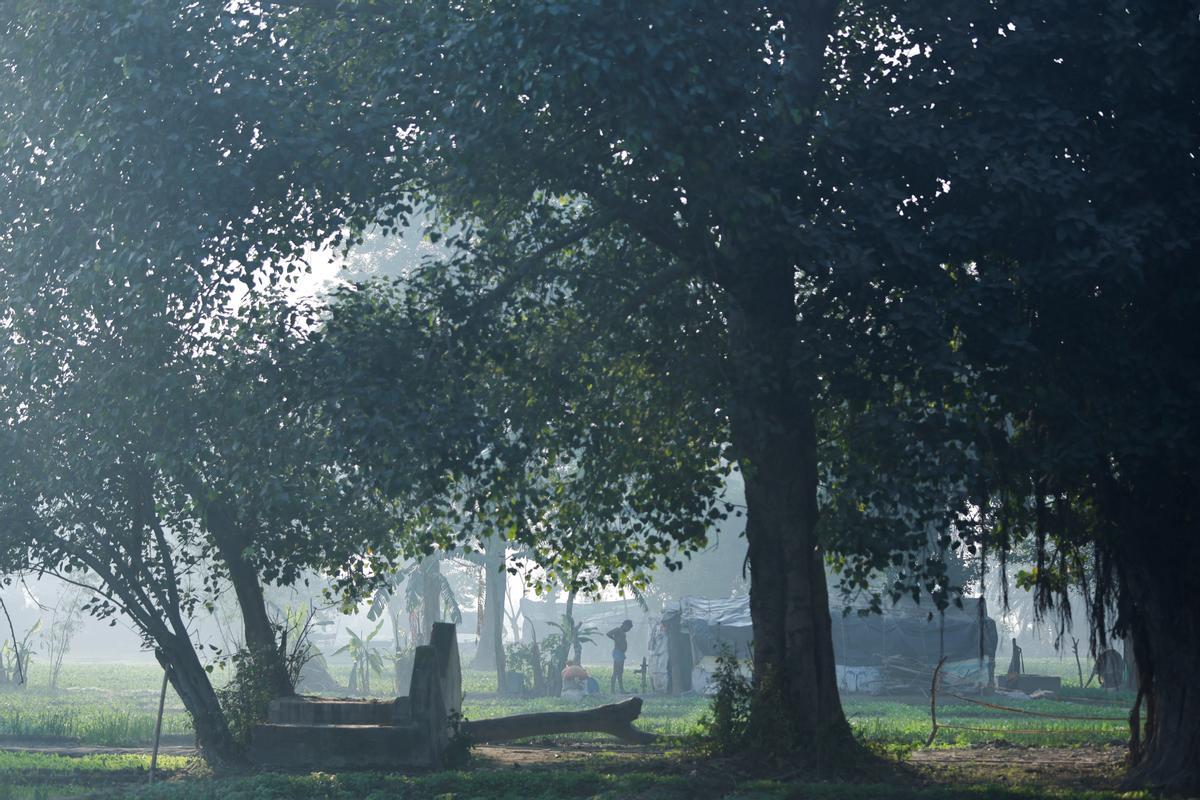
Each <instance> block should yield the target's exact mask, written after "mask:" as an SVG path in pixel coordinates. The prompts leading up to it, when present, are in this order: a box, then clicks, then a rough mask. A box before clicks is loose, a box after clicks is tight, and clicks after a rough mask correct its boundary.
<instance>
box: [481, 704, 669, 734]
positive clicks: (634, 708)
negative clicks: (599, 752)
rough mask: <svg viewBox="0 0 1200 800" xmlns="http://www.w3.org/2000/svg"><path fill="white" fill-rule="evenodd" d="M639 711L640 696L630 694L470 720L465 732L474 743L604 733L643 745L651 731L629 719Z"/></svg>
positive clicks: (634, 717) (634, 716) (638, 713)
mask: <svg viewBox="0 0 1200 800" xmlns="http://www.w3.org/2000/svg"><path fill="white" fill-rule="evenodd" d="M641 713H642V698H640V697H631V698H629V699H628V700H623V701H621V702H620V703H612V704H611V705H606V706H599V707H598V708H589V709H586V710H583V711H547V712H543V713H540V714H516V715H514V716H511V717H498V718H496V719H484V720H473V721H471V722H469V723H467V730H466V732H467V735H468V736H469V737H470V738H471V739H472V741H476V742H510V741H512V740H514V739H526V738H528V737H530V736H554V735H557V734H562V733H585V732H591V731H597V732H599V733H607V734H610V735H612V736H616V737H617V738H618V739H623V740H624V741H627V742H636V743H638V744H645V743H647V742H652V741H654V740H655V738H656V737H655V736H654V734H652V733H646V732H645V731H639V730H638V729H637V728H635V727H633V724H632V723H633V721H634V720H635V719H637V718H638V716H640V715H641Z"/></svg>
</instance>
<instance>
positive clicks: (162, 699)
mask: <svg viewBox="0 0 1200 800" xmlns="http://www.w3.org/2000/svg"><path fill="white" fill-rule="evenodd" d="M169 674H170V673H169V672H168V671H167V670H165V669H164V670H163V680H162V689H161V690H159V693H158V719H157V720H155V722H154V750H153V751H152V752H151V753H150V781H149V782H150V783H154V771H155V769H157V768H158V743H159V741H161V740H162V719H163V708H164V707H165V706H166V704H167V676H168V675H169Z"/></svg>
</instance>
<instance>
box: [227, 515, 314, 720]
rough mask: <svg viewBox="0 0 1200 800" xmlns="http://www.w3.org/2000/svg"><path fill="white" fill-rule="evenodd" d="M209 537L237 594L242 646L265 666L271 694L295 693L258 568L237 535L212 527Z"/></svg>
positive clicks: (285, 695) (281, 695) (285, 694)
mask: <svg viewBox="0 0 1200 800" xmlns="http://www.w3.org/2000/svg"><path fill="white" fill-rule="evenodd" d="M213 541H214V542H215V543H216V545H217V550H218V552H219V554H220V556H221V560H222V561H224V562H225V567H226V569H227V570H228V571H229V582H230V583H231V584H232V585H233V591H234V594H235V595H237V600H238V607H239V608H240V609H241V612H242V626H243V630H244V633H245V637H246V649H247V650H249V651H250V652H251V653H253V654H254V658H255V660H256V661H257V662H258V663H259V664H260V665H262V666H263V668H264V669H265V678H266V680H267V685H268V689H269V691H270V692H271V696H272V697H290V696H292V695H294V694H295V693H296V689H295V687H294V686H293V685H292V681H291V678H290V676H289V675H288V671H287V660H286V653H284V652H283V650H282V648H281V647H280V644H279V642H278V640H277V639H276V637H275V626H274V625H272V624H271V618H270V616H268V614H267V601H266V598H265V597H264V596H263V590H262V584H261V583H260V582H259V580H258V572H257V570H255V569H254V567H253V566H251V565H250V564H249V563H248V562H247V561H246V559H245V557H244V556H243V555H242V549H241V547H240V546H239V544H240V537H238V536H236V534H234V533H232V531H231V530H221V531H215V530H214V531H213Z"/></svg>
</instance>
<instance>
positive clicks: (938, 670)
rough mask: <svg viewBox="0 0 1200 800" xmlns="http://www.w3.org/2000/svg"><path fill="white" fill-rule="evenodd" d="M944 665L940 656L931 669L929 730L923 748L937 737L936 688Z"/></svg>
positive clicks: (943, 658)
mask: <svg viewBox="0 0 1200 800" xmlns="http://www.w3.org/2000/svg"><path fill="white" fill-rule="evenodd" d="M945 663H946V657H945V656H942V657H941V658H940V659H938V663H937V666H936V667H934V668H933V680H932V681H930V682H929V721H930V724H931V728H930V730H929V738H928V739H926V740H925V746H926V747H929V745H931V744H933V740H934V738H935V737H936V736H937V731H938V723H937V687H938V679H939V678H940V677H941V672H942V664H945Z"/></svg>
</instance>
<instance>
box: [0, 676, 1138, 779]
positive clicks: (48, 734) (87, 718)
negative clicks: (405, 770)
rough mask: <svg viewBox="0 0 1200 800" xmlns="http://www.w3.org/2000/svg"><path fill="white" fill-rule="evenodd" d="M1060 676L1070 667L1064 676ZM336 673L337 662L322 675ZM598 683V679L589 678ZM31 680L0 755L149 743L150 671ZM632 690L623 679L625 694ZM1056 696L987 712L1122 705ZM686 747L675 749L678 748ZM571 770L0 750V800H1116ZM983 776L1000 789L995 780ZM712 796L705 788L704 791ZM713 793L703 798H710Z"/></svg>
mask: <svg viewBox="0 0 1200 800" xmlns="http://www.w3.org/2000/svg"><path fill="white" fill-rule="evenodd" d="M1057 665H1061V666H1062V667H1063V671H1064V675H1063V677H1065V678H1071V679H1072V680H1071V681H1070V683H1074V684H1077V683H1078V679H1077V677H1076V676H1075V674H1074V672H1075V670H1074V662H1073V659H1070V663H1067V661H1065V660H1064V661H1062V662H1058V661H1057V660H1053V663H1050V664H1042V663H1041V662H1040V661H1038V662H1035V661H1033V660H1032V659H1031V660H1030V662H1029V670H1030V671H1037V672H1041V673H1042V674H1046V673H1051V674H1053V672H1052V670H1051V669H1049V667H1052V666H1057ZM1067 666H1069V667H1070V670H1066V669H1065V668H1066V667H1067ZM333 671H334V674H335V675H337V674H338V665H336V664H335V665H334V670H333ZM591 671H592V672H593V675H594V676H595V677H596V678H597V680H599V681H600V682H601V684H602V685H607V679H608V671H607V670H606V669H604V668H597V669H593V670H591ZM44 677H45V676H44V674H39V672H38V671H37V670H36V667H35V670H34V672H33V675H32V676H31V678H32V680H31V683H32V686H31V688H29V689H27V690H23V691H7V692H0V746H2V745H3V744H4V739H6V738H7V739H8V740H9V742H10V743H11V741H12V740H13V739H15V738H37V739H42V740H47V739H49V740H67V741H73V742H79V743H82V744H89V745H97V746H110V747H124V746H137V745H145V744H148V743H149V742H150V741H151V738H152V736H153V729H154V715H155V712H156V710H157V701H158V688H159V685H160V681H161V679H162V673H161V671H160V670H159V668H158V667H157V666H156V665H153V664H131V665H83V664H78V665H77V664H69V665H66V666H65V667H64V669H63V673H62V676H61V679H60V686H61V688H60V690H59V691H58V692H54V693H51V692H49V691H48V690H47V689H46V688H45V684H44ZM463 680H464V688H465V690H466V693H467V696H466V701H465V703H464V705H465V712H466V714H467V716H468V717H469V718H471V719H487V718H491V717H497V716H503V715H506V714H516V713H526V712H530V711H551V710H571V709H578V708H581V707H585V706H586V705H589V704H594V703H603V702H611V701H612V700H613V699H614V698H612V697H609V696H601V697H600V698H597V699H595V701H594V702H592V701H585V702H583V703H580V702H575V701H570V700H563V699H559V698H536V699H520V698H512V697H503V696H498V695H496V694H495V692H494V687H495V676H494V675H493V674H491V673H487V672H478V671H473V670H467V671H465V672H464V675H463ZM635 683H636V681H635V680H631V681H630V687H631V688H632V687H633V685H634V684H635ZM378 688H379V690H380V691H378V692H377V695H378V696H387V695H388V694H390V692H389V691H388V690H390V681H386V680H381V681H380V683H379V686H378ZM1062 695H1063V697H1064V698H1075V699H1081V700H1084V701H1087V702H1088V703H1089V704H1086V705H1085V704H1082V703H1069V702H1062V701H1049V700H1013V699H1010V698H993V699H995V700H996V701H997V702H998V703H999V704H1002V705H1007V706H1012V707H1016V708H1022V709H1027V710H1031V711H1038V712H1046V713H1054V712H1059V713H1067V714H1073V715H1080V716H1082V715H1089V716H1112V717H1123V716H1124V715H1125V713H1126V711H1127V708H1128V704H1129V703H1130V702H1131V701H1132V697H1131V696H1129V695H1126V694H1118V695H1115V696H1114V695H1113V694H1111V693H1106V692H1103V691H1100V690H1098V689H1086V690H1083V689H1080V688H1078V687H1077V686H1071V685H1068V686H1067V687H1066V688H1065V689H1064V692H1063V693H1062ZM946 700H947V702H943V703H941V704H939V709H938V716H939V720H940V721H941V722H942V723H944V724H956V725H962V726H966V727H977V728H995V729H1003V730H1005V731H1006V732H1003V733H979V732H973V731H960V730H943V731H942V732H941V733H940V735H939V738H938V742H937V744H938V746H940V747H961V746H966V745H973V744H981V743H991V742H1005V743H1010V744H1014V745H1038V746H1056V747H1062V746H1086V745H1097V744H1112V743H1123V742H1124V741H1125V738H1126V736H1127V728H1126V725H1125V723H1124V722H1123V721H1112V722H1088V721H1085V720H1050V719H1044V718H1038V717H1028V716H1021V715H1016V714H1012V713H1010V712H1006V711H996V710H992V709H987V708H981V707H979V706H975V705H972V704H970V703H964V702H961V701H957V700H951V699H948V698H947V699H946ZM644 701H645V702H644V706H643V713H642V717H641V719H640V720H639V721H638V726H639V727H640V728H642V729H643V730H647V731H651V732H654V733H657V734H660V735H663V736H666V737H671V738H673V739H674V741H675V744H676V745H679V744H686V743H687V742H688V741H689V739H690V738H691V737H694V736H695V735H696V734H698V732H699V725H698V723H699V720H700V718H701V716H703V715H704V713H705V711H706V710H707V706H708V703H707V700H706V699H704V698H699V697H664V696H659V695H647V696H645V698H644ZM843 704H844V707H845V709H846V713H847V716H848V717H849V718H850V722H851V724H852V725H853V726H854V728H855V730H856V731H857V732H858V734H859V736H860V738H861V739H862V741H863V742H864V743H866V744H867V745H869V746H872V747H873V748H874V749H876V750H877V751H885V752H889V753H892V754H893V755H898V756H899V755H903V754H904V753H906V752H907V751H909V750H912V749H913V748H916V747H918V746H921V745H923V744H924V742H925V739H926V737H927V736H928V734H929V707H928V699H927V698H925V697H921V696H920V695H914V696H912V697H909V698H891V697H889V698H878V697H869V696H859V695H848V696H846V697H845V698H844V700H843ZM1026 728H1038V729H1043V730H1045V731H1047V733H1046V734H1043V735H1037V736H1034V735H1029V734H1022V733H1012V732H1008V731H1013V730H1015V729H1026ZM164 731H165V732H166V733H168V734H188V733H190V731H191V723H190V720H189V719H188V717H187V714H186V713H185V712H184V710H183V708H182V705H181V704H180V703H179V701H178V699H177V698H175V697H174V695H173V693H171V694H169V695H168V702H167V712H166V715H165V720H164ZM603 738H606V737H603V736H601V735H599V734H597V735H588V734H580V735H575V736H569V737H557V740H558V741H560V742H564V743H566V742H572V741H578V742H582V741H587V740H592V739H603ZM683 750H684V751H686V748H683ZM592 752H593V753H594V755H593V756H589V757H588V760H586V761H585V762H580V761H575V762H572V764H571V766H569V767H564V766H559V767H557V768H555V767H545V766H542V767H537V766H535V767H529V768H526V769H513V768H511V767H509V768H502V767H498V766H497V765H496V764H491V765H490V766H488V765H482V766H480V765H477V766H476V767H474V768H471V769H468V770H466V771H463V772H446V773H436V774H429V775H416V776H403V775H381V774H340V775H323V774H311V775H269V774H268V775H242V776H233V777H225V778H220V779H214V778H211V777H208V778H202V777H199V774H198V773H203V769H202V767H201V766H200V765H199V763H198V762H197V761H195V760H188V759H185V758H179V757H172V756H164V757H162V758H160V768H161V769H162V770H163V775H164V778H166V780H165V781H164V782H163V783H162V784H160V785H156V786H155V787H151V788H148V787H146V786H145V779H146V770H147V768H148V766H149V759H148V757H147V756H144V755H100V754H98V755H87V756H82V757H66V756H63V755H53V754H47V753H16V752H3V751H0V800H18V799H19V800H28V799H36V800H42V799H43V798H45V799H46V800H48V799H49V798H57V797H77V796H79V795H81V794H87V795H88V796H91V797H105V798H117V797H133V798H145V799H146V800H157V799H158V798H162V799H163V800H169V799H170V798H180V799H181V800H182V799H183V798H197V800H204V799H205V798H213V800H218V799H219V800H243V799H244V800H250V799H251V798H253V799H254V800H272V799H273V798H292V797H296V798H355V800H360V799H361V800H382V798H393V797H394V798H437V799H438V800H470V799H471V798H479V799H480V800H487V799H488V798H509V797H519V798H521V799H522V800H540V798H571V797H580V798H583V797H587V798H597V799H598V800H605V799H606V798H622V800H625V798H634V799H635V800H636V798H651V797H653V798H666V800H672V799H673V798H678V800H703V798H706V797H717V796H720V797H728V798H742V799H744V800H751V799H754V798H762V799H764V800H765V799H768V798H784V797H804V798H817V799H818V800H819V799H820V798H826V799H827V800H860V799H861V800H866V798H883V800H949V798H966V799H967V800H989V799H992V798H994V799H995V800H1024V799H1025V798H1034V797H1060V798H1063V800H1110V798H1116V797H1117V795H1114V794H1111V793H1105V792H1092V791H1090V790H1086V791H1085V790H1082V789H1077V788H1076V789H1070V788H1057V789H1056V788H1048V787H1045V786H1034V787H1029V788H1026V787H1022V786H1020V785H1017V786H1010V785H1005V786H995V785H990V784H988V783H985V782H980V781H979V779H977V778H974V777H969V778H966V779H964V781H963V782H961V785H960V783H958V782H956V783H954V784H944V783H943V782H941V781H938V782H936V783H935V784H934V785H920V784H919V783H914V782H912V781H900V782H893V783H887V784H872V783H863V784H853V783H852V784H845V783H795V782H784V781H774V780H763V779H757V780H749V779H747V780H743V781H741V782H737V781H734V782H728V780H727V779H728V776H726V775H721V774H716V773H714V774H711V775H708V776H704V775H701V776H697V775H696V773H695V771H694V770H692V771H691V773H689V772H687V771H686V768H681V767H680V764H681V763H682V762H681V760H680V759H681V758H684V757H682V756H680V755H678V753H679V752H680V748H679V747H676V748H675V751H673V752H674V753H675V754H674V755H671V754H667V755H663V754H661V753H660V754H658V755H657V756H652V757H651V760H653V759H657V761H656V762H655V763H649V762H644V761H638V760H637V759H634V760H633V761H632V762H631V761H630V760H628V759H626V760H625V761H624V762H622V763H619V764H618V763H617V762H616V761H614V760H612V759H606V757H605V756H604V755H603V754H602V753H600V752H598V751H592ZM991 780H1005V781H1007V780H1008V779H1007V778H1006V777H1004V776H1000V777H992V778H991ZM714 787H716V788H714ZM714 792H716V793H714Z"/></svg>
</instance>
